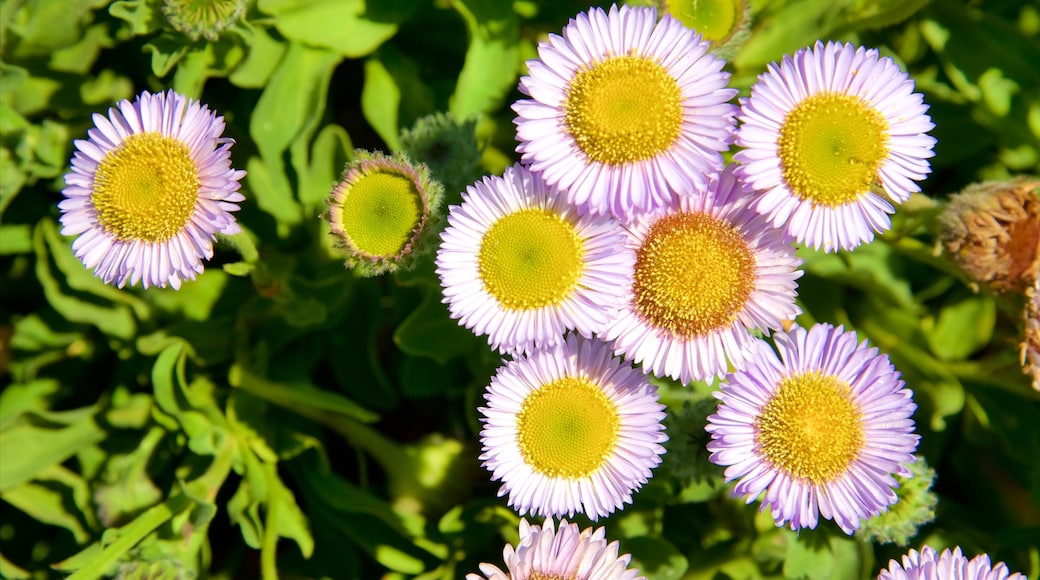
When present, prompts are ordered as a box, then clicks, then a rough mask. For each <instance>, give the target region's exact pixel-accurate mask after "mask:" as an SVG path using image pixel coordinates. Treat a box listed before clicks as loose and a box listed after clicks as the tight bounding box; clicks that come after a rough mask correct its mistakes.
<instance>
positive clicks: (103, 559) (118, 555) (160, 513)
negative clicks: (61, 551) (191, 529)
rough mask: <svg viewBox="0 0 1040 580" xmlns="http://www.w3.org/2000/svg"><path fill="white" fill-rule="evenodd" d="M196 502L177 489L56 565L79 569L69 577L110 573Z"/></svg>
mask: <svg viewBox="0 0 1040 580" xmlns="http://www.w3.org/2000/svg"><path fill="white" fill-rule="evenodd" d="M193 506H194V503H193V502H192V500H191V498H189V497H188V496H187V495H185V494H184V493H182V492H175V493H174V494H173V496H171V497H170V498H169V499H167V500H166V501H165V502H163V503H161V504H159V505H157V506H154V507H152V508H150V509H149V510H148V511H146V512H144V513H143V514H141V515H140V516H138V517H137V518H135V519H134V521H132V522H130V523H129V524H127V525H125V526H123V527H121V528H114V529H109V530H107V531H106V532H105V535H104V536H102V538H101V540H100V541H99V542H96V543H94V544H91V545H90V546H87V548H85V549H84V550H83V551H81V552H80V553H79V554H77V555H75V556H73V557H72V558H69V559H67V560H65V561H64V562H60V563H58V564H55V565H54V566H53V568H54V569H56V570H58V571H62V572H69V571H72V570H76V572H75V573H74V574H72V575H71V576H69V577H68V580H86V579H88V578H91V579H93V578H100V577H101V576H104V575H106V574H110V573H111V571H112V570H113V569H114V568H115V566H116V564H117V563H118V562H119V561H120V560H121V559H122V558H123V557H124V556H125V555H126V554H127V553H128V552H129V551H130V550H131V549H133V547H134V546H136V545H137V544H138V543H139V542H140V541H141V540H143V539H144V538H145V537H146V536H147V535H148V534H150V533H152V532H153V531H155V529H156V528H158V527H159V526H161V525H162V524H164V523H166V522H168V521H170V520H171V519H172V518H174V517H176V516H178V515H180V514H182V513H184V512H186V511H188V510H189V509H191V508H192V507H193ZM99 545H100V546H101V551H100V552H99V551H98V546H99Z"/></svg>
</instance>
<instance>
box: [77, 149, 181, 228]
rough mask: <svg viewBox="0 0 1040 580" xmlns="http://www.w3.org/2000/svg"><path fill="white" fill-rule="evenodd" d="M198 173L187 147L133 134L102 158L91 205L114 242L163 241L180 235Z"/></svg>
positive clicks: (96, 174) (95, 178) (96, 175)
mask: <svg viewBox="0 0 1040 580" xmlns="http://www.w3.org/2000/svg"><path fill="white" fill-rule="evenodd" d="M199 186H200V180H199V170H198V167H197V166H196V164H195V160H194V159H193V158H192V156H191V150H190V149H189V148H188V146H187V145H185V144H184V143H182V142H181V141H178V140H177V139H175V138H173V137H167V136H165V135H163V134H161V133H157V132H150V133H135V134H133V135H130V136H129V137H127V138H126V140H125V141H123V143H122V144H120V145H119V146H118V147H116V148H115V149H113V150H112V151H110V152H109V153H108V154H107V155H105V157H104V159H102V160H101V163H99V164H98V168H97V172H96V173H95V175H94V192H93V194H92V195H91V198H90V201H91V203H92V204H93V205H94V209H95V210H96V211H97V219H98V223H99V224H100V225H101V227H103V228H105V231H107V232H108V233H109V234H111V235H112V237H114V238H116V239H117V240H119V241H124V242H125V241H133V240H140V241H144V242H153V243H154V242H163V241H166V240H168V239H170V238H172V237H173V236H175V235H177V234H178V233H180V232H182V231H183V230H184V228H185V226H186V225H187V224H188V221H189V220H190V219H191V216H192V214H193V213H194V212H195V205H196V203H198V192H199Z"/></svg>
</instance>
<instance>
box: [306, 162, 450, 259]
mask: <svg viewBox="0 0 1040 580" xmlns="http://www.w3.org/2000/svg"><path fill="white" fill-rule="evenodd" d="M443 190H444V188H443V187H442V186H441V184H440V183H439V182H437V181H436V180H434V179H431V178H430V176H429V170H428V169H427V168H426V166H425V165H423V164H421V163H419V164H416V163H412V162H411V161H410V160H409V159H408V158H407V157H405V156H404V155H402V154H397V155H394V156H393V157H389V156H386V155H384V154H382V153H380V152H368V151H363V150H357V151H355V152H354V160H353V161H351V162H350V163H348V164H347V166H346V168H345V169H344V171H343V177H342V178H341V179H340V181H339V183H337V184H336V186H335V187H334V188H333V190H332V196H331V200H330V202H329V210H328V213H327V214H326V216H325V217H326V218H327V219H328V220H329V226H330V229H331V233H332V236H333V237H334V238H335V240H336V244H337V245H338V246H339V247H340V248H342V249H344V250H346V252H347V258H346V266H347V267H348V268H354V269H355V270H357V271H358V272H359V273H360V274H361V275H363V276H376V275H379V274H384V273H386V272H394V271H397V270H398V269H402V268H408V267H409V266H411V265H412V264H413V263H414V261H415V258H417V257H418V256H420V255H422V254H423V253H424V252H426V251H428V250H430V249H431V248H432V247H433V240H432V239H429V240H428V239H427V238H432V237H433V235H434V228H433V224H434V223H435V222H436V221H437V220H438V219H439V217H440V216H439V213H438V210H439V209H440V204H441V199H442V193H443Z"/></svg>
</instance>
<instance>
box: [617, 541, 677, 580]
mask: <svg viewBox="0 0 1040 580" xmlns="http://www.w3.org/2000/svg"><path fill="white" fill-rule="evenodd" d="M623 547H624V551H625V552H628V553H631V554H632V567H633V568H639V573H640V574H645V575H646V577H647V578H659V579H661V580H679V578H682V577H683V574H685V573H686V570H687V568H689V566H690V565H689V562H688V561H687V559H686V557H685V556H683V555H682V553H681V552H679V550H678V549H676V547H675V546H673V545H672V544H671V543H669V542H668V541H667V540H665V539H664V538H655V537H650V536H638V537H634V538H627V539H625V540H624V546H623Z"/></svg>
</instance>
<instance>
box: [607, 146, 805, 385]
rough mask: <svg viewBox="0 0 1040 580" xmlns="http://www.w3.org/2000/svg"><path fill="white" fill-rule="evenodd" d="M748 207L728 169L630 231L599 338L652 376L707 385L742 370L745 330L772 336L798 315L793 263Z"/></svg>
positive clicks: (780, 235) (782, 241) (782, 240)
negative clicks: (623, 268) (629, 262)
mask: <svg viewBox="0 0 1040 580" xmlns="http://www.w3.org/2000/svg"><path fill="white" fill-rule="evenodd" d="M748 200H749V194H748V192H747V191H746V190H745V188H744V186H743V185H742V184H741V182H740V181H739V180H738V179H736V175H735V173H734V171H733V166H732V165H731V166H728V167H727V168H726V169H725V170H724V171H723V172H722V175H721V176H720V177H719V179H718V180H716V181H713V182H711V183H710V184H709V186H708V188H707V192H706V194H704V195H696V196H692V197H684V198H683V199H682V200H681V201H680V202H679V203H678V204H677V205H676V206H675V207H673V208H670V209H668V210H665V211H660V212H655V213H654V214H650V215H648V216H642V217H640V218H638V219H637V220H636V222H635V223H634V224H633V225H632V226H631V227H630V232H631V236H630V238H629V242H628V244H629V247H630V249H631V250H632V251H633V252H634V253H635V255H636V260H635V269H634V275H633V277H632V278H631V279H630V280H629V287H628V297H627V300H626V303H625V306H624V308H622V310H621V311H620V312H619V314H618V316H617V317H616V318H615V319H614V321H613V322H612V323H611V325H610V326H609V327H608V328H607V330H606V331H605V332H604V335H603V336H604V339H605V340H612V341H614V348H615V351H616V352H617V353H618V354H623V355H624V356H625V357H627V358H629V359H632V360H634V361H635V362H636V363H640V364H642V365H643V368H644V369H645V370H646V371H648V372H652V373H653V374H655V375H657V376H660V377H664V376H668V377H672V378H673V379H677V380H680V381H682V382H683V383H686V382H689V381H690V380H692V379H697V380H706V381H710V380H711V379H713V378H714V377H716V376H721V375H724V374H725V373H726V372H727V370H728V368H729V365H730V364H732V365H733V366H735V367H736V368H741V367H742V366H743V365H744V363H745V361H746V360H747V358H748V356H749V352H750V348H751V345H752V344H753V343H754V341H755V338H754V337H753V336H752V334H751V331H752V330H761V331H765V332H768V331H770V330H771V329H772V330H775V329H779V328H781V327H782V325H783V321H784V320H789V319H793V318H794V317H795V316H797V315H798V314H800V313H801V309H800V308H799V307H798V306H797V305H796V304H795V298H796V296H797V292H796V289H797V284H796V282H795V280H796V279H797V278H798V277H799V276H801V275H802V272H801V271H800V270H798V266H799V265H800V264H801V263H802V262H801V260H800V259H799V258H798V257H796V256H795V251H794V248H793V247H792V246H791V243H790V238H789V237H787V235H786V234H785V233H784V232H783V231H782V230H780V229H778V228H774V227H772V226H770V225H769V223H767V222H766V220H765V218H763V217H762V216H760V215H759V214H758V213H756V212H755V211H754V210H751V209H748V207H747V204H748Z"/></svg>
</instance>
